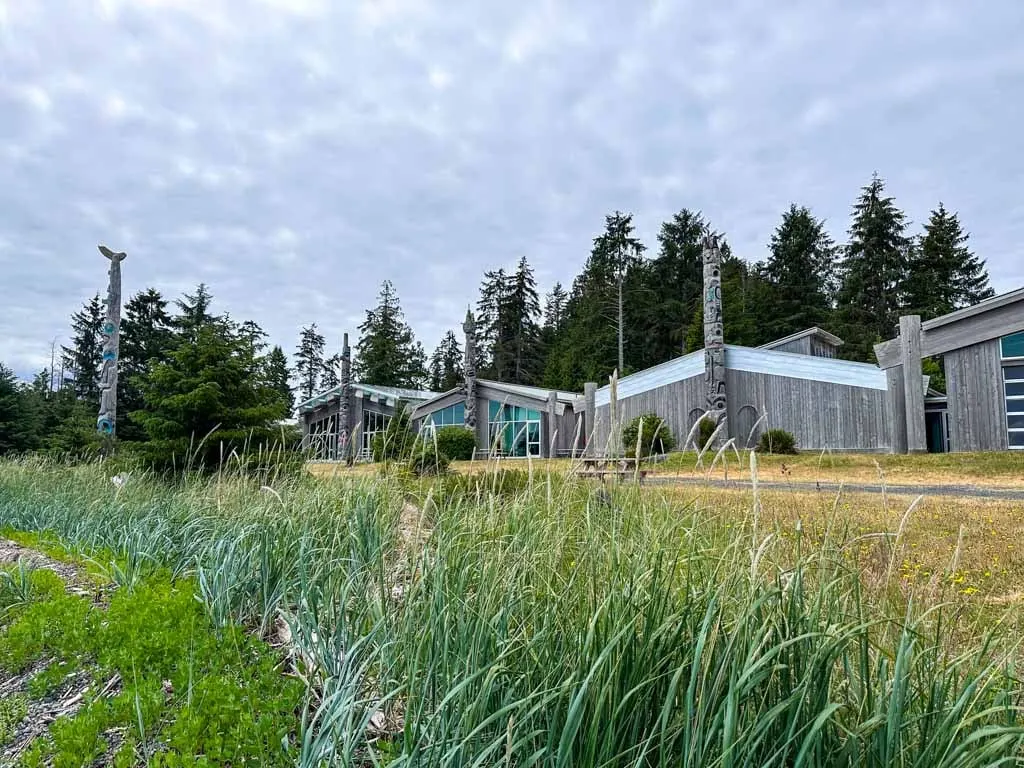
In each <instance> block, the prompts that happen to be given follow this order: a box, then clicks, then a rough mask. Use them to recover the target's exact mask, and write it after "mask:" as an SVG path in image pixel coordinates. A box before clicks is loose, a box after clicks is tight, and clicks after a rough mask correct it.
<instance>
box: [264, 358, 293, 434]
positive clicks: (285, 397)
mask: <svg viewBox="0 0 1024 768" xmlns="http://www.w3.org/2000/svg"><path fill="white" fill-rule="evenodd" d="M264 381H265V383H266V384H267V386H269V387H270V388H271V389H273V390H274V391H275V392H277V394H278V396H279V397H280V398H281V402H282V404H283V405H282V408H283V413H284V416H283V418H287V417H288V416H290V415H291V413H292V411H294V410H295V393H294V392H293V391H292V386H291V371H289V370H288V358H287V357H285V354H284V350H283V349H281V347H279V346H277V345H275V346H274V347H273V349H271V350H270V353H269V354H268V355H267V357H266V359H265V361H264Z"/></svg>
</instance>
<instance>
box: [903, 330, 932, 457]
mask: <svg viewBox="0 0 1024 768" xmlns="http://www.w3.org/2000/svg"><path fill="white" fill-rule="evenodd" d="M921 335H922V333H921V316H920V315H904V316H903V317H901V318H900V336H899V339H900V357H901V358H902V368H903V401H904V403H905V409H906V411H905V413H906V420H907V451H908V452H909V453H924V452H925V451H927V450H928V442H927V436H926V434H925V429H924V387H923V386H921Z"/></svg>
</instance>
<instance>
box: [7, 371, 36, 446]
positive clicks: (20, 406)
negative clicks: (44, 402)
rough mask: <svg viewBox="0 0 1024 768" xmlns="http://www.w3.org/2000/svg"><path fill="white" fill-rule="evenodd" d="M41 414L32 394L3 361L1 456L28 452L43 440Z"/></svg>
mask: <svg viewBox="0 0 1024 768" xmlns="http://www.w3.org/2000/svg"><path fill="white" fill-rule="evenodd" d="M39 428H40V423H39V414H38V411H37V410H36V409H35V408H34V407H33V402H32V401H31V393H30V392H29V391H28V389H27V388H26V387H23V386H22V385H21V384H20V383H19V382H18V379H17V377H16V376H15V375H14V371H12V370H11V369H10V368H8V367H7V366H5V365H4V364H3V363H0V456H3V455H4V454H7V453H15V452H21V451H27V450H31V449H33V448H35V447H36V446H37V444H38V442H39Z"/></svg>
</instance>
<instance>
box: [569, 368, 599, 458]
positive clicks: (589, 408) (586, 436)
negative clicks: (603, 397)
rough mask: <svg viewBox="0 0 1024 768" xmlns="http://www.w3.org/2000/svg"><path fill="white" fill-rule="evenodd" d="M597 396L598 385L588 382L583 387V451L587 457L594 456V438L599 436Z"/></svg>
mask: <svg viewBox="0 0 1024 768" xmlns="http://www.w3.org/2000/svg"><path fill="white" fill-rule="evenodd" d="M596 396H597V384H596V383H595V382H591V381H588V382H586V383H585V384H584V385H583V446H584V449H583V450H584V454H585V455H587V456H593V455H594V438H595V437H596V436H597V404H596ZM574 447H575V446H574Z"/></svg>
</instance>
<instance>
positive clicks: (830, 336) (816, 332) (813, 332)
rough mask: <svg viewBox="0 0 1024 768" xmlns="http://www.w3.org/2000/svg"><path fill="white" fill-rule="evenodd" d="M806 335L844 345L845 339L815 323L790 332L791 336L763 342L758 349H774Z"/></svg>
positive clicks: (835, 345) (836, 345)
mask: <svg viewBox="0 0 1024 768" xmlns="http://www.w3.org/2000/svg"><path fill="white" fill-rule="evenodd" d="M805 336H817V337H818V338H819V339H821V340H822V341H824V342H825V343H827V344H831V345H832V346H833V347H841V346H842V345H843V340H842V339H840V338H839V337H838V336H836V335H835V334H834V333H829V332H828V331H826V330H824V329H822V328H819V327H818V326H816V325H815V326H812V327H810V328H806V329H804V330H802V331H797V332H796V333H791V334H789V336H783V337H782V338H781V339H776V340H775V341H769V342H768V343H767V344H762V345H761V346H759V347H757V349H774V348H775V347H781V346H783V345H785V344H789V343H790V342H792V341H797V340H798V339H802V338H804V337H805Z"/></svg>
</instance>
